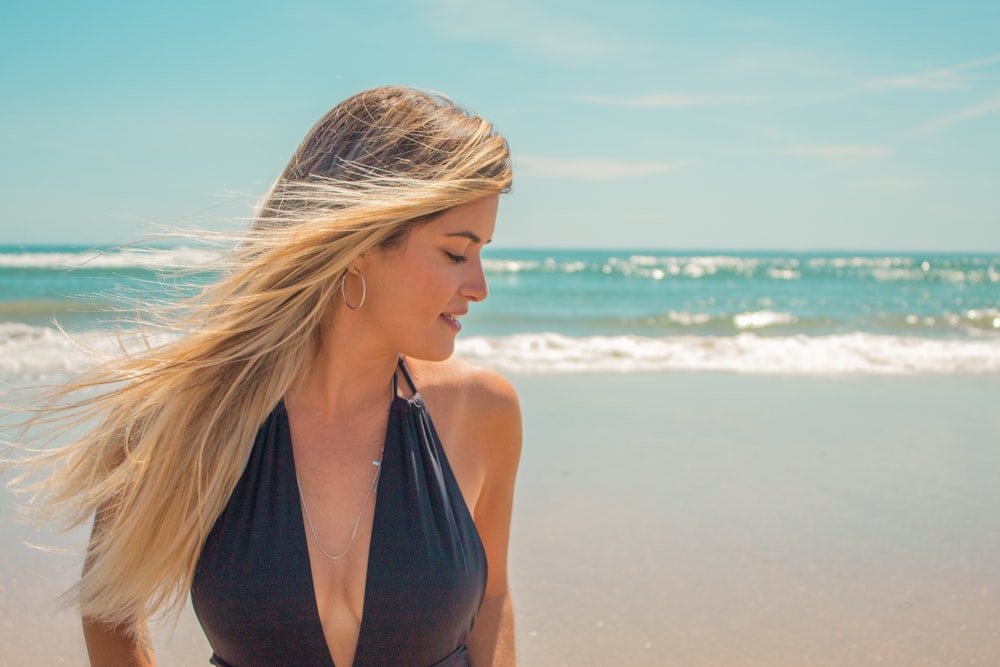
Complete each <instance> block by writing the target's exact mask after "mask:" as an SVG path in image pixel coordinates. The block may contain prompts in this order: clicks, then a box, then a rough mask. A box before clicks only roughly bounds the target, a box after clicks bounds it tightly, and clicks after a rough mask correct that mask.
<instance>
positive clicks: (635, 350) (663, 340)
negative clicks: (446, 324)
mask: <svg viewBox="0 0 1000 667" xmlns="http://www.w3.org/2000/svg"><path fill="white" fill-rule="evenodd" d="M142 344H143V341H142V340H141V339H140V337H139V336H137V335H134V334H131V335H128V336H125V337H124V338H123V340H119V339H117V338H116V337H113V336H111V335H109V334H107V333H104V332H101V333H98V332H90V333H86V334H74V335H73V336H72V337H69V336H67V335H66V334H63V333H62V332H59V331H57V330H55V329H51V328H48V327H32V326H28V325H22V324H0V378H2V379H4V380H5V381H8V382H11V381H13V382H25V381H31V380H32V379H35V378H39V377H47V376H54V375H59V374H65V373H72V372H78V371H81V370H85V369H86V368H87V367H88V365H90V364H92V363H93V359H94V356H93V352H96V353H98V354H101V355H114V354H116V353H117V352H118V351H119V350H120V349H121V346H122V345H124V346H125V347H126V348H133V349H134V348H135V347H136V346H140V345H142ZM456 352H457V354H458V355H459V356H462V357H464V358H466V359H469V360H470V361H474V362H476V363H480V364H483V365H485V366H489V367H492V368H496V369H498V370H501V371H508V372H516V373H543V374H544V373H565V372H580V371H614V372H638V371H726V372H736V373H748V374H763V375H773V374H778V375H920V374H944V375H980V374H994V373H1000V337H990V338H988V339H966V340H945V339H930V338H916V337H904V336H888V335H876V334H869V333H849V334H838V335H828V336H805V335H801V334H800V335H795V336H773V337H771V336H758V335H756V334H754V333H750V332H744V333H740V334H738V335H735V336H664V337H658V338H654V337H643V336H633V335H626V336H586V337H570V336H564V335H562V334H556V333H539V334H514V335H510V336H498V337H485V336H473V337H469V338H459V340H458V345H457V350H456Z"/></svg>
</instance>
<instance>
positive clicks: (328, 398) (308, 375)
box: [285, 327, 399, 419]
mask: <svg viewBox="0 0 1000 667" xmlns="http://www.w3.org/2000/svg"><path fill="white" fill-rule="evenodd" d="M345 338H348V339H353V338H355V337H353V336H350V335H343V332H341V331H338V330H337V329H336V328H335V327H330V328H328V329H326V330H325V331H324V334H323V337H322V342H321V344H320V349H319V351H318V352H317V354H316V356H315V358H314V359H313V360H312V363H311V364H310V365H309V368H307V369H306V370H305V371H304V372H303V373H302V374H301V375H300V376H299V378H298V379H297V380H296V381H295V382H294V383H293V384H292V386H291V387H289V389H288V393H287V395H286V397H285V399H286V402H288V401H291V402H293V403H294V404H296V405H299V406H301V407H304V408H307V409H309V410H310V411H311V412H314V413H318V414H320V415H322V416H323V417H325V418H328V419H336V418H338V417H343V416H358V415H361V414H363V413H366V412H368V411H372V410H374V411H384V410H385V408H386V405H387V404H388V402H389V401H390V400H391V398H392V387H393V376H394V375H395V372H396V365H397V363H398V359H399V355H398V353H396V352H386V351H375V350H372V349H368V347H367V346H365V345H364V343H363V342H362V341H360V340H344V339H345Z"/></svg>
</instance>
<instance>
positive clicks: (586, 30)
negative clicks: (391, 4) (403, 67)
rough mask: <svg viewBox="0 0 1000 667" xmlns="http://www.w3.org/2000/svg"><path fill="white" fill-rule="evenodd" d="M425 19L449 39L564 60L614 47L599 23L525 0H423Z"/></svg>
mask: <svg viewBox="0 0 1000 667" xmlns="http://www.w3.org/2000/svg"><path fill="white" fill-rule="evenodd" d="M422 4H423V6H424V7H425V9H426V13H425V17H424V18H425V21H426V23H427V24H428V25H429V26H430V27H431V28H432V29H434V30H437V31H438V32H440V33H442V34H445V35H447V36H449V37H451V38H454V39H461V40H464V41H472V42H493V43H498V44H501V45H504V46H511V47H513V48H516V49H518V50H523V51H527V52H532V53H535V54H538V55H541V56H544V57H546V58H549V59H551V60H556V61H559V62H564V63H573V62H579V61H581V60H584V61H591V60H595V59H597V58H600V57H602V56H605V55H607V54H609V53H613V52H614V50H615V49H616V45H615V44H613V43H612V41H611V40H608V39H607V38H606V37H605V36H604V35H602V34H601V31H600V30H599V26H596V25H594V24H592V23H588V22H587V21H584V20H582V19H580V18H578V17H576V16H570V15H564V14H558V13H555V12H552V11H549V10H547V9H545V8H543V7H541V6H539V5H538V4H537V3H532V2H528V1H527V0H490V1H486V0H425V1H424V2H423V3H422Z"/></svg>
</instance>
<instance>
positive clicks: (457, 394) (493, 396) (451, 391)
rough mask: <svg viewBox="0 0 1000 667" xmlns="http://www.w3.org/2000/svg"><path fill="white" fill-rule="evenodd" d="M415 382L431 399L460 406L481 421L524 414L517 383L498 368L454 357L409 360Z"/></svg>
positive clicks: (407, 361) (408, 363) (429, 399)
mask: <svg viewBox="0 0 1000 667" xmlns="http://www.w3.org/2000/svg"><path fill="white" fill-rule="evenodd" d="M406 363H407V366H408V367H409V368H410V369H411V371H412V373H413V379H414V382H415V383H416V384H417V387H418V388H419V389H420V392H421V393H422V394H423V395H424V396H425V397H426V398H427V399H428V401H431V400H433V401H434V402H440V403H442V404H448V405H452V406H461V407H462V408H463V409H464V410H463V411H465V410H470V411H472V412H474V413H476V416H477V418H478V419H479V420H483V419H486V420H490V419H510V418H511V417H514V416H517V417H518V418H519V416H520V413H521V406H520V403H519V401H518V397H517V392H516V391H515V389H514V386H513V385H512V384H511V383H510V382H509V381H508V380H507V379H506V378H504V377H503V376H502V375H500V374H499V373H497V372H496V371H493V370H490V369H488V368H483V367H482V366H477V365H475V364H472V363H470V362H468V361H465V360H463V359H459V358H457V357H452V358H450V359H448V360H446V361H436V362H429V361H420V360H417V359H407V360H406Z"/></svg>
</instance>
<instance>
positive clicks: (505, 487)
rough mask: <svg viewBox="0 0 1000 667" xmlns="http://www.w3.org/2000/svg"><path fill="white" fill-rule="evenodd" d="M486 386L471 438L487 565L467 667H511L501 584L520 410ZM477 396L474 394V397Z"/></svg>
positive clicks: (509, 619)
mask: <svg viewBox="0 0 1000 667" xmlns="http://www.w3.org/2000/svg"><path fill="white" fill-rule="evenodd" d="M491 376H492V377H491V378H490V379H489V381H488V382H487V383H486V384H487V387H488V391H487V392H484V395H483V396H482V397H481V398H479V399H478V400H475V401H473V402H474V403H478V404H479V405H477V406H476V409H474V410H472V412H471V414H472V415H474V417H473V418H474V420H475V423H476V432H477V433H480V434H483V437H482V441H481V449H480V452H481V456H482V458H483V465H484V471H485V475H484V481H483V488H482V492H481V493H480V495H479V498H478V500H477V502H476V507H475V521H476V528H477V529H478V531H479V536H480V538H481V539H482V541H483V547H484V549H485V550H486V559H487V562H488V564H489V568H488V572H489V574H488V579H487V581H486V597H485V599H484V600H483V605H482V607H481V608H480V610H479V616H478V617H477V618H476V623H475V626H474V627H473V628H472V632H471V633H470V635H469V641H468V646H469V662H470V664H472V665H473V667H486V666H490V667H511V666H513V665H515V664H516V662H517V660H516V655H515V651H514V607H513V605H512V603H511V599H510V592H509V588H508V581H507V547H508V544H509V542H510V523H511V512H512V510H513V505H514V480H515V477H516V476H517V466H518V462H519V460H520V457H521V408H520V405H519V403H518V400H517V394H516V393H515V392H514V388H513V387H511V386H510V384H509V383H508V382H507V381H506V380H504V379H503V378H501V377H500V376H499V375H492V374H491ZM477 393H479V392H477Z"/></svg>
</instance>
